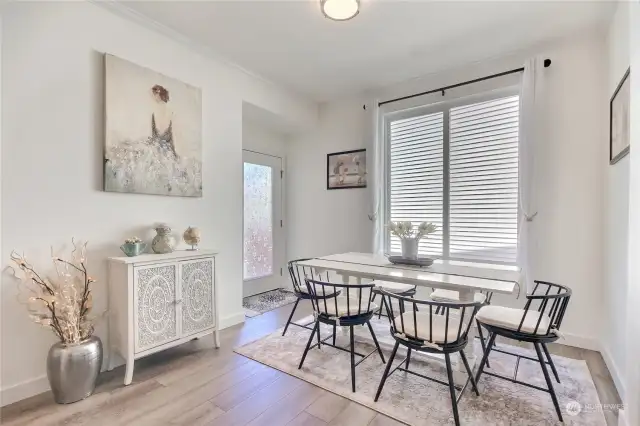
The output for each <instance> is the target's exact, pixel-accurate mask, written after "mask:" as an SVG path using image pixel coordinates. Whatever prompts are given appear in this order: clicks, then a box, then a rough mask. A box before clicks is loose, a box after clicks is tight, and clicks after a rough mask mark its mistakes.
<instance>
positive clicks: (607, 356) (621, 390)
mask: <svg viewBox="0 0 640 426" xmlns="http://www.w3.org/2000/svg"><path fill="white" fill-rule="evenodd" d="M600 353H601V354H602V358H603V359H604V363H605V364H606V365H607V368H608V369H609V373H610V374H611V378H613V383H614V384H615V385H616V389H617V390H618V395H620V399H621V400H622V401H625V396H626V392H625V390H626V389H625V387H624V380H622V374H620V369H619V368H618V365H617V364H616V362H615V361H614V360H613V357H612V356H611V352H609V349H607V347H606V346H605V345H602V347H601V348H600ZM620 412H622V411H620ZM620 424H622V423H620Z"/></svg>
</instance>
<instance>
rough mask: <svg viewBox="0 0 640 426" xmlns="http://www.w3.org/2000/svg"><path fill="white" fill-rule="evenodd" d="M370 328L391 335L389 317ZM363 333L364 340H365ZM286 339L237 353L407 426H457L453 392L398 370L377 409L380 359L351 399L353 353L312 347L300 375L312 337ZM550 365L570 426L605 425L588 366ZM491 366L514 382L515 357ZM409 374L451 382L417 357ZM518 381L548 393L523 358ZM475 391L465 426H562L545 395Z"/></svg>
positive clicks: (495, 358)
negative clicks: (299, 366)
mask: <svg viewBox="0 0 640 426" xmlns="http://www.w3.org/2000/svg"><path fill="white" fill-rule="evenodd" d="M301 321H304V319H303V320H301ZM372 325H373V327H374V330H375V331H376V335H377V336H378V338H379V339H381V337H382V338H384V337H386V336H384V334H385V333H386V334H387V335H388V334H389V325H388V321H387V319H386V318H384V317H383V318H382V319H381V320H377V319H375V320H373V321H372ZM323 326H324V325H323ZM363 332H366V333H364V334H363ZM281 334H282V330H280V331H276V332H274V333H272V334H270V335H268V336H266V337H263V338H261V339H259V340H257V341H254V342H252V343H248V344H246V345H244V346H242V347H239V348H236V349H235V352H237V353H238V354H241V355H244V356H246V357H248V358H251V359H253V360H255V361H258V362H261V363H263V364H266V365H268V366H271V367H273V368H276V369H278V370H281V371H283V372H285V373H288V374H290V375H292V376H295V377H299V378H301V379H303V380H305V381H307V382H309V383H312V384H314V385H316V386H319V387H321V388H324V389H326V390H328V391H330V392H333V393H336V394H338V395H341V396H343V397H345V398H348V399H350V400H352V401H355V402H357V403H360V404H362V405H364V406H366V407H369V408H371V409H373V410H375V411H377V412H380V413H382V414H385V415H387V416H389V417H392V418H394V419H396V420H398V421H400V422H403V423H406V424H409V425H449V424H453V423H454V422H453V414H452V411H451V402H450V397H449V389H448V388H447V387H446V386H443V385H440V384H438V383H434V382H431V381H429V380H425V379H422V378H420V377H416V376H413V375H411V374H407V373H403V372H401V371H396V372H395V373H394V374H393V375H391V376H390V377H389V378H388V379H387V382H386V384H385V386H384V389H383V391H382V395H381V397H380V399H379V400H378V402H374V401H373V397H374V395H375V392H376V390H377V387H378V384H379V382H380V378H381V377H382V374H383V372H384V364H383V363H382V361H381V360H380V358H379V357H378V356H377V354H374V355H372V356H370V357H369V358H367V359H366V360H365V361H364V362H362V363H361V364H360V365H359V366H358V367H356V386H357V392H356V393H352V392H351V374H350V355H349V354H348V353H346V352H342V351H340V350H337V349H335V348H332V347H330V346H323V347H322V349H317V348H314V349H312V350H310V351H309V354H308V355H307V358H306V360H305V363H304V366H303V368H302V369H301V370H299V369H298V363H299V362H300V358H301V356H302V353H303V351H304V348H305V345H306V343H307V340H308V338H309V330H305V329H302V328H298V327H293V328H291V327H290V328H289V331H288V332H287V335H286V336H284V337H283V336H282V335H281ZM366 334H368V330H366V327H364V329H362V330H358V331H357V332H356V346H357V351H359V352H361V353H369V352H370V351H372V350H373V349H374V347H373V346H372V345H370V344H369V343H368V342H366V341H365V340H364V338H363V336H365V335H366ZM330 335H331V330H330V328H329V327H327V326H324V328H323V329H322V337H323V338H325V337H327V336H330ZM337 339H338V340H337V344H338V345H340V346H342V347H346V346H347V345H348V334H344V333H340V332H338V335H337ZM386 346H387V345H383V351H384V353H385V357H386V358H387V359H388V357H389V356H390V351H389V349H388V347H386ZM500 346H506V345H500ZM508 348H509V349H510V350H513V351H516V352H517V351H521V352H522V353H526V354H527V355H529V356H531V355H533V356H534V357H535V355H534V354H533V353H532V351H529V350H527V349H522V348H515V347H511V346H509V347H508ZM475 351H476V354H477V355H478V356H479V355H481V348H480V345H479V342H476V345H475ZM398 354H399V355H398V356H396V362H395V363H394V367H395V365H397V363H399V362H400V361H401V360H403V359H404V353H403V354H400V350H399V351H398ZM553 359H554V362H555V365H556V367H557V369H558V374H559V376H560V380H561V382H562V383H561V384H558V383H557V382H555V381H554V382H553V384H554V388H555V390H556V393H557V395H558V399H559V401H560V407H561V409H562V411H563V416H564V421H565V424H570V425H581V426H606V421H605V418H604V415H603V414H602V413H601V412H600V411H598V410H597V409H592V407H598V406H599V404H600V401H599V399H598V394H597V392H596V388H595V385H594V383H593V380H592V378H591V374H590V373H589V369H588V367H587V364H586V363H585V362H584V361H582V360H573V359H569V358H564V357H559V356H553ZM490 363H491V367H492V368H491V370H489V371H493V372H495V373H499V374H502V375H506V376H508V377H512V376H513V372H514V367H515V363H516V357H513V356H509V355H506V354H502V353H499V352H492V354H491V356H490ZM411 370H413V371H416V372H419V373H421V374H423V375H427V376H430V377H434V378H437V379H440V380H444V381H446V377H447V376H446V369H445V368H444V367H443V366H442V365H441V364H440V363H438V362H437V361H433V360H426V359H425V358H424V357H422V358H421V357H417V356H412V361H411ZM517 378H518V379H519V380H522V381H526V382H528V383H531V384H534V385H537V386H541V387H546V383H545V381H544V376H543V375H542V372H541V370H540V365H539V364H538V363H537V362H534V361H529V360H527V359H524V358H522V359H521V360H520V365H519V369H518V376H517ZM478 387H479V390H480V396H479V397H478V396H476V395H475V393H473V392H472V390H471V386H469V387H468V388H467V389H466V390H465V393H464V395H463V397H462V399H461V400H460V402H459V405H458V408H459V412H460V422H461V424H463V425H478V426H487V425H492V426H493V425H505V426H506V425H514V424H518V425H519V426H521V425H554V424H562V423H560V422H559V421H558V418H557V416H556V414H555V409H554V407H553V403H552V402H551V397H550V395H549V394H547V393H544V392H541V391H538V390H535V389H530V388H528V387H525V386H522V385H517V384H514V383H511V382H508V381H506V380H501V379H497V378H494V377H491V376H488V375H483V376H482V377H481V379H480V383H479V385H478ZM576 403H577V404H576ZM578 404H579V405H578ZM567 408H569V409H568V410H567ZM588 408H589V409H588Z"/></svg>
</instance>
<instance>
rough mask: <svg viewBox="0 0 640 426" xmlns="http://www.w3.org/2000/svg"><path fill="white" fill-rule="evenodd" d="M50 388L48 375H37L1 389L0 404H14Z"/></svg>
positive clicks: (2, 405)
mask: <svg viewBox="0 0 640 426" xmlns="http://www.w3.org/2000/svg"><path fill="white" fill-rule="evenodd" d="M48 390H49V381H48V380H47V376H44V375H43V376H40V377H36V378H35V379H31V380H27V381H24V382H22V383H18V384H15V385H13V386H9V387H7V388H5V389H2V390H1V391H0V406H1V407H4V406H5V405H9V404H13V403H14V402H17V401H20V400H22V399H25V398H29V397H31V396H34V395H38V394H40V393H42V392H46V391H48Z"/></svg>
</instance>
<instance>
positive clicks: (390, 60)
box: [125, 0, 615, 101]
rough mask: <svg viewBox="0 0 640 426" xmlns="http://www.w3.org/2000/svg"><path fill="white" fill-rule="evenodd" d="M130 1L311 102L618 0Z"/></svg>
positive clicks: (533, 40) (407, 75)
mask: <svg viewBox="0 0 640 426" xmlns="http://www.w3.org/2000/svg"><path fill="white" fill-rule="evenodd" d="M125 4H126V6H127V7H129V8H131V9H133V10H134V11H136V12H138V13H139V14H142V15H144V16H145V17H147V18H150V19H152V20H154V21H156V22H157V23H160V24H162V25H164V26H166V27H169V28H171V29H173V30H175V31H177V32H180V33H182V34H183V35H185V36H186V37H188V38H189V39H191V40H193V41H195V42H197V43H200V44H203V45H206V46H207V47H209V48H211V49H212V50H214V51H216V52H217V53H219V54H220V55H221V56H222V57H225V58H227V59H228V60H229V61H231V62H234V63H236V64H238V65H240V66H241V67H243V68H245V69H247V70H250V71H252V72H254V73H256V74H258V75H260V76H262V77H264V78H266V79H268V80H271V81H273V82H275V83H277V84H279V85H281V86H284V87H286V88H289V89H291V90H293V91H295V92H297V93H299V94H300V95H303V96H306V97H308V98H310V99H313V100H316V101H326V100H330V99H333V98H336V97H341V96H344V95H346V94H351V93H357V92H361V91H364V90H368V89H372V88H376V87H382V86H386V85H389V84H393V83H397V82H400V81H404V80H408V79H411V78H415V77H418V76H421V75H425V74H429V73H432V72H436V71H442V70H446V69H451V68H455V67H459V66H461V65H463V64H465V63H470V62H474V61H479V60H482V59H487V58H491V57H496V56H499V55H501V54H505V53H510V52H513V51H517V50H521V49H524V48H528V47H532V46H534V45H536V44H539V43H542V42H544V41H545V40H549V39H553V38H557V37H562V36H565V35H567V34H569V33H571V32H576V31H579V30H582V29H584V28H586V27H588V26H595V25H598V24H601V23H603V22H605V21H607V20H608V19H609V18H610V16H611V14H612V13H613V9H614V8H615V3H614V2H593V1H573V2H559V1H556V2H546V1H529V2H526V1H509V2H500V1H498V2H493V1H491V2H478V1H468V2H455V1H442V2H427V1H390V0H387V1H384V0H361V8H360V14H359V15H358V16H356V17H355V18H354V19H353V20H351V21H346V22H334V21H331V20H329V19H326V18H325V17H324V16H323V15H322V13H321V12H320V7H319V0H297V1H292V0H289V1H268V0H261V1H260V0H258V1H241V0H236V1H137V2H125Z"/></svg>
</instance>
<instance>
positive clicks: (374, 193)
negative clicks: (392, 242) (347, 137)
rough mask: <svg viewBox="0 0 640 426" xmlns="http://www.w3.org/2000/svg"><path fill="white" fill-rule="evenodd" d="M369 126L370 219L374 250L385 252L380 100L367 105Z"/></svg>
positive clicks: (382, 142) (383, 158) (383, 162)
mask: <svg viewBox="0 0 640 426" xmlns="http://www.w3.org/2000/svg"><path fill="white" fill-rule="evenodd" d="M367 112H368V119H369V126H368V132H367V137H368V138H369V141H370V143H371V146H373V152H372V156H371V158H372V160H373V161H372V162H371V165H372V166H373V167H372V168H371V169H370V170H371V172H370V173H369V176H368V177H369V179H368V184H369V185H370V186H371V200H372V201H371V209H370V210H371V211H370V213H369V220H371V221H372V222H373V245H372V246H373V252H374V253H375V254H383V253H384V249H385V248H384V229H385V226H384V225H385V222H384V221H385V218H384V206H385V202H386V201H385V198H386V193H387V192H386V188H385V177H384V176H385V162H386V158H385V149H384V134H383V132H382V129H381V127H382V118H381V117H380V107H378V100H377V99H374V100H373V101H372V102H370V103H369V105H368V106H367Z"/></svg>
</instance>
